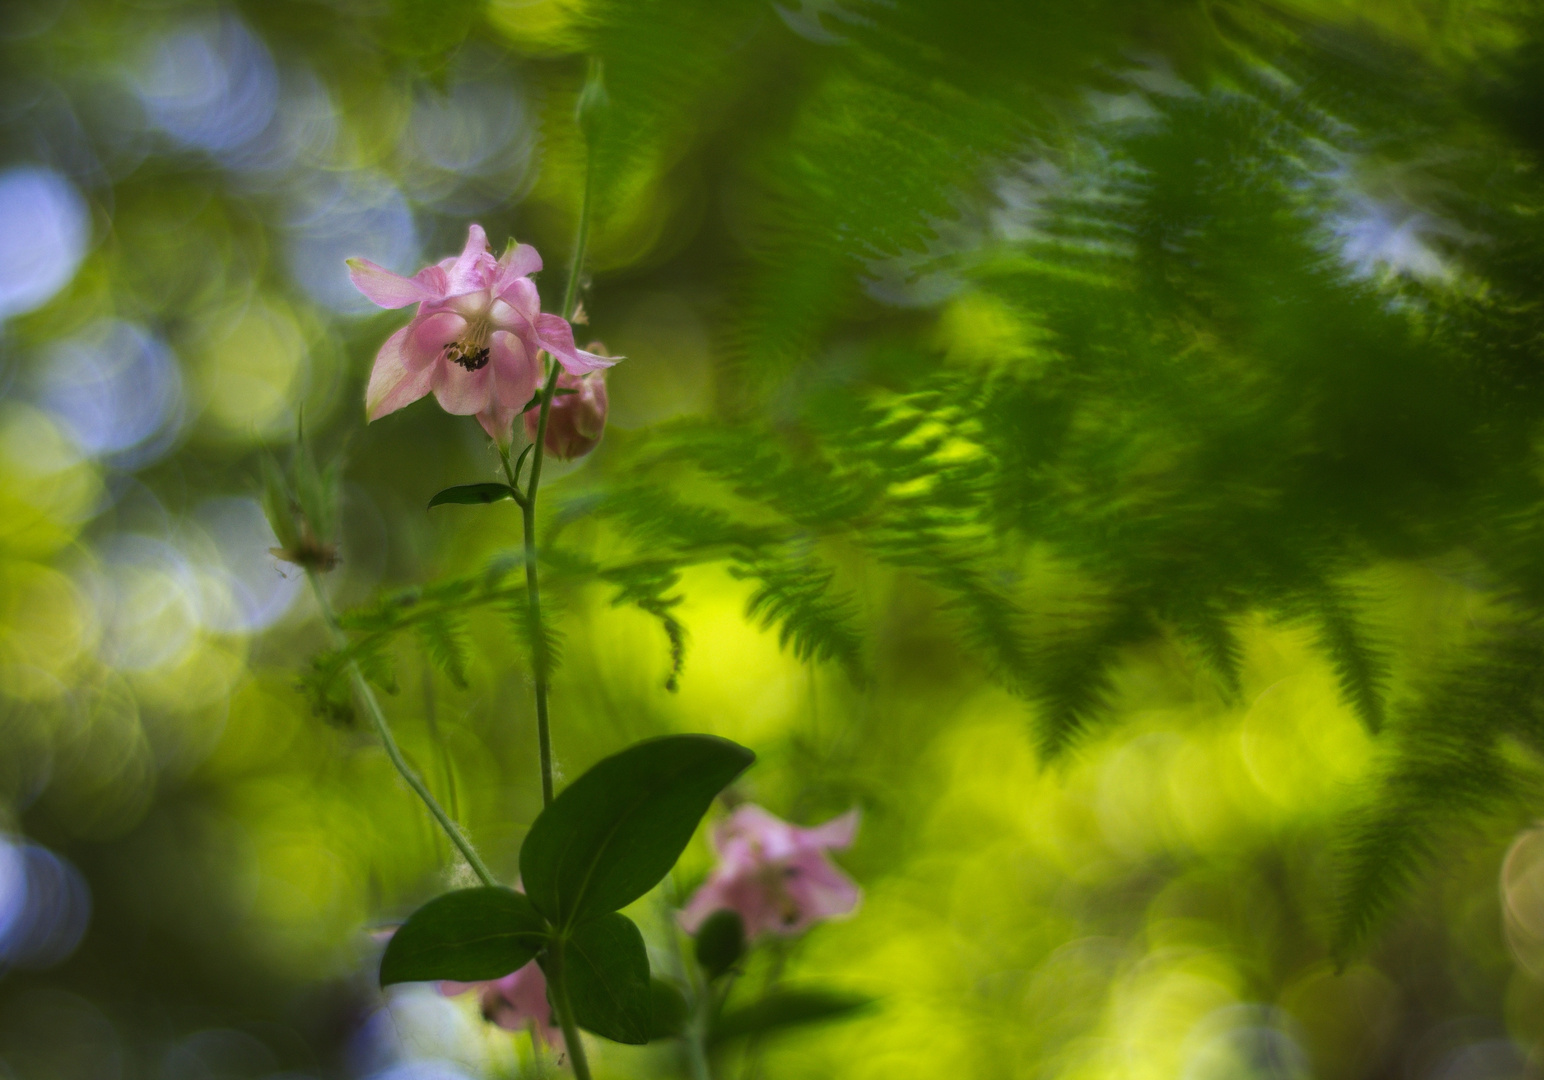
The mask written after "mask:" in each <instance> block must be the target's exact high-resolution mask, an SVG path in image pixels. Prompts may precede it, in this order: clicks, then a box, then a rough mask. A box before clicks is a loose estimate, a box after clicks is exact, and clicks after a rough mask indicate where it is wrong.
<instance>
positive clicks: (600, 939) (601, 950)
mask: <svg viewBox="0 0 1544 1080" xmlns="http://www.w3.org/2000/svg"><path fill="white" fill-rule="evenodd" d="M550 963H551V958H550V955H549V956H547V957H544V958H543V962H542V966H543V968H544V969H546V968H548V965H550ZM563 973H564V977H565V978H566V980H567V982H568V998H569V1001H570V1002H571V1003H572V1004H573V1007H574V1022H575V1023H576V1024H578V1025H579V1026H580V1027H582V1028H584V1030H586V1031H589V1032H593V1033H594V1034H596V1035H599V1036H601V1037H602V1038H605V1039H611V1040H612V1041H613V1042H619V1043H631V1044H634V1045H641V1044H643V1043H646V1042H648V1041H649V1039H650V1037H651V1036H652V1035H653V1033H654V991H653V988H652V987H651V986H650V984H649V953H648V949H647V948H645V946H644V944H643V935H642V934H641V933H639V932H638V927H637V926H635V925H634V924H633V921H632V920H631V919H629V918H628V917H627V916H626V915H623V914H622V913H621V912H612V913H611V914H609V915H606V916H604V917H602V918H599V919H596V920H595V921H594V922H591V923H587V924H585V925H584V926H581V927H579V929H577V930H575V931H574V932H573V935H572V936H571V937H569V939H568V940H567V942H565V943H564V945H563ZM548 974H549V977H550V974H551V972H550V970H549V971H548Z"/></svg>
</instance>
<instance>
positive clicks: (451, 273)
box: [440, 225, 498, 296]
mask: <svg viewBox="0 0 1544 1080" xmlns="http://www.w3.org/2000/svg"><path fill="white" fill-rule="evenodd" d="M440 265H442V266H443V265H444V263H441V264H440ZM497 272H498V263H497V262H496V261H495V260H494V258H493V256H492V255H489V254H488V234H487V233H485V232H483V227H482V226H481V225H473V226H472V227H471V228H469V229H468V230H467V232H466V247H464V248H462V249H461V254H460V255H458V256H457V257H456V259H455V261H454V262H452V263H451V265H450V266H449V267H448V268H447V270H446V274H447V276H448V278H449V284H448V285H447V287H446V295H447V296H461V295H463V294H465V293H469V292H477V291H478V290H481V289H486V288H487V287H488V286H489V285H490V284H492V283H493V279H494V276H495V275H496V274H497Z"/></svg>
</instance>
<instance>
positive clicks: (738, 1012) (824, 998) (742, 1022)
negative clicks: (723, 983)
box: [708, 989, 875, 1045]
mask: <svg viewBox="0 0 1544 1080" xmlns="http://www.w3.org/2000/svg"><path fill="white" fill-rule="evenodd" d="M874 1004H875V1002H874V999H873V998H869V997H864V996H862V995H861V994H847V993H842V992H839V991H833V990H814V989H789V990H774V991H772V992H771V993H769V994H767V995H766V996H765V997H763V998H761V999H760V1000H759V1001H756V1002H755V1003H754V1004H751V1005H743V1006H740V1007H738V1008H735V1009H727V1010H725V1011H724V1012H723V1013H722V1014H721V1015H720V1016H719V1017H718V1018H717V1019H716V1020H715V1021H714V1023H713V1029H712V1031H711V1032H710V1033H709V1036H708V1039H709V1042H710V1043H711V1044H713V1045H723V1044H725V1043H728V1042H732V1041H734V1040H735V1039H743V1038H746V1037H747V1036H751V1035H756V1036H761V1035H772V1034H779V1033H782V1032H784V1031H787V1030H788V1029H789V1028H795V1027H802V1026H805V1025H807V1024H819V1023H825V1022H828V1021H832V1020H844V1019H847V1018H849V1017H851V1016H853V1015H854V1014H857V1013H861V1012H863V1011H864V1010H865V1009H870V1008H873V1006H874Z"/></svg>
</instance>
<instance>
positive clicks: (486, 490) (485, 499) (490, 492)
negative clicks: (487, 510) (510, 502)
mask: <svg viewBox="0 0 1544 1080" xmlns="http://www.w3.org/2000/svg"><path fill="white" fill-rule="evenodd" d="M514 497H515V492H514V490H513V489H512V488H511V487H510V486H509V485H508V484H493V483H488V484H461V485H460V486H458V487H448V488H446V489H445V490H444V491H441V492H439V493H438V494H436V495H435V496H434V498H432V499H430V500H429V509H431V510H432V509H434V508H435V507H436V506H443V505H444V504H445V503H459V504H464V505H471V504H473V503H491V502H498V501H499V500H500V499H513V498H514Z"/></svg>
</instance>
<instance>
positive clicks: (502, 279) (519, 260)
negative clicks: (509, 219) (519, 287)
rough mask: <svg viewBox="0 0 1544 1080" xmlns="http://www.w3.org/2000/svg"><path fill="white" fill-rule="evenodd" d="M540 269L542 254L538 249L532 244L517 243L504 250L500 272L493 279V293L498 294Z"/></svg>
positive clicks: (500, 261) (500, 262)
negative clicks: (538, 252)
mask: <svg viewBox="0 0 1544 1080" xmlns="http://www.w3.org/2000/svg"><path fill="white" fill-rule="evenodd" d="M540 269H541V256H540V255H539V254H537V252H536V249H535V248H533V247H532V246H531V245H530V244H516V245H515V246H514V247H513V248H511V249H510V250H508V251H506V252H504V257H503V258H501V259H500V260H499V270H498V274H497V276H496V277H495V278H494V280H493V294H494V295H495V296H497V295H498V294H499V293H501V292H503V291H504V290H505V289H507V288H508V287H509V286H510V285H511V284H513V283H514V282H515V281H518V280H519V279H521V278H524V277H527V276H529V275H531V274H534V273H536V272H537V271H538V270H540Z"/></svg>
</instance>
